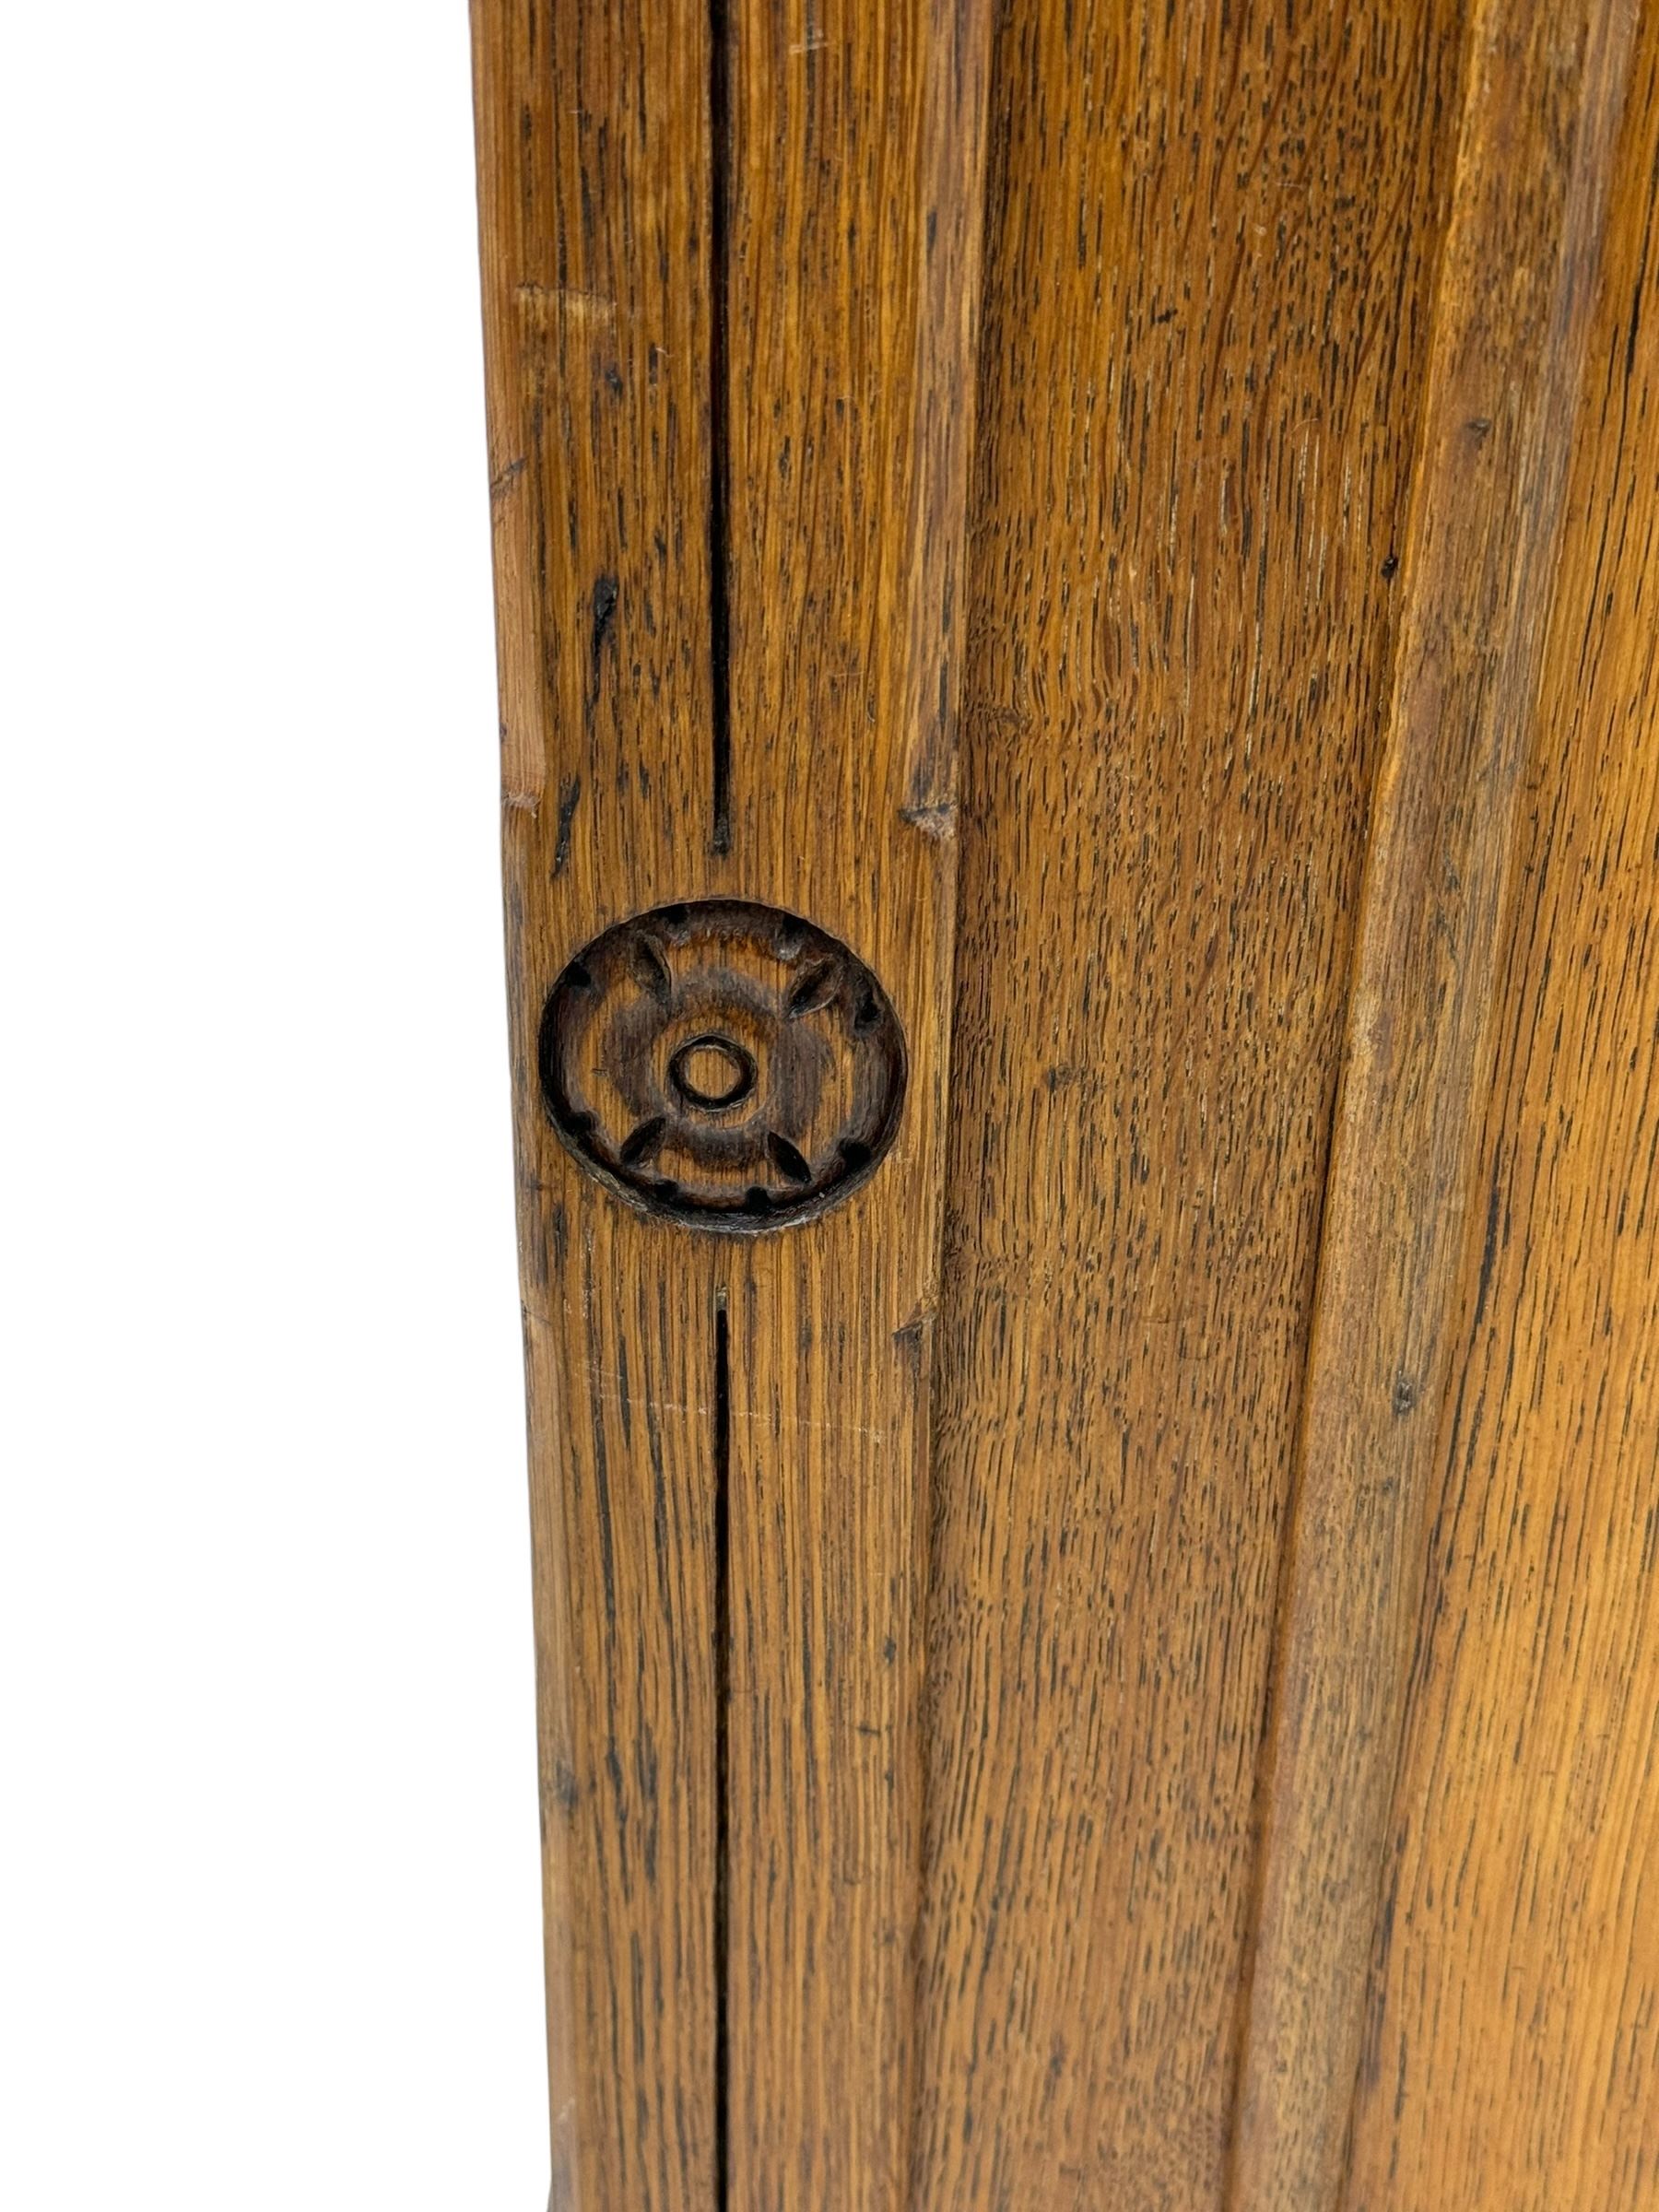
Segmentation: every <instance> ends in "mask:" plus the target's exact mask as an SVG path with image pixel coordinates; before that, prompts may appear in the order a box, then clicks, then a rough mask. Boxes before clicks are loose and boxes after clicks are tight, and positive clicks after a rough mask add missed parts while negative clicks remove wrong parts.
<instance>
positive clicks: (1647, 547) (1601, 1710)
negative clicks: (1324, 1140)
mask: <svg viewBox="0 0 1659 2212" xmlns="http://www.w3.org/2000/svg"><path fill="white" fill-rule="evenodd" d="M1656 176H1659V14H1655V12H1654V11H1653V9H1651V8H1650V9H1648V10H1647V11H1646V12H1645V14H1644V17H1643V19H1642V25H1641V41H1640V48H1639V52H1638V54H1637V59H1636V66H1635V69H1634V72H1633V74H1632V77H1631V98H1630V104H1629V112H1628V117H1627V129H1626V135H1625V137H1624V140H1623V145H1622V150H1621V152H1620V155H1619V158H1618V162H1617V165H1616V167H1615V169H1614V171H1613V198H1612V214H1611V218H1610V229H1609V235H1608V243H1607V250H1606V261H1605V267H1604V271H1603V276H1602V281H1601V288H1600V298H1599V305H1598V308H1597V311H1596V314H1595V322H1594V337H1593V342H1592V344H1591V347H1590V352H1589V358H1588V363H1587V368H1586V373H1585V376H1584V380H1583V402H1582V406H1581V411H1580V415H1579V418H1578V423H1577V429H1576V436H1575V438H1574V439H1573V440H1572V441H1571V442H1572V474H1571V484H1570V488H1569V492H1568V498H1567V506H1566V519H1565V532H1564V538H1563V544H1562V551H1561V561H1560V572H1559V592H1558V594H1557V596H1556V603H1555V606H1554V610H1553V618H1552V619H1551V620H1550V621H1549V625H1548V643H1547V651H1546V655H1545V667H1544V677H1543V684H1542V689H1541V694H1540V702H1539V708H1538V712H1537V716H1536V720H1535V725H1533V727H1534V735H1533V740H1532V746H1531V757H1530V759H1529V760H1528V762H1527V765H1526V771H1525V774H1524V781H1523V783H1522V786H1521V791H1520V798H1519V806H1518V818H1519V819H1518V827H1519V836H1518V841H1517V844H1516V853H1515V858H1516V868H1515V875H1514V879H1513V880H1514V887H1515V896H1514V920H1513V926H1512V934H1511V936H1510V939H1509V942H1508V945H1507V951H1506V956H1505V959H1504V960H1503V964H1502V966H1501V969H1500V984H1501V988H1500V1004H1501V1007H1502V1020H1501V1025H1500V1026H1501V1038H1500V1048H1499V1053H1498V1064H1497V1080H1496V1084H1495V1087H1494V1089H1493V1093H1492V1103H1491V1109H1490V1112H1489V1114H1488V1118H1487V1124H1486V1129H1485V1132H1484V1135H1483V1138H1482V1142H1481V1147H1480V1158H1479V1168H1478V1177H1477V1184H1476V1191H1477V1199H1478V1204H1477V1206H1476V1207H1475V1209H1474V1210H1475V1214H1476V1219H1475V1222H1474V1223H1473V1224H1472V1225H1471V1226H1472V1227H1473V1228H1474V1229H1475V1230H1477V1233H1476V1234H1474V1235H1472V1236H1471V1237H1470V1238H1469V1240H1468V1241H1467V1249H1466V1257H1465V1270H1464V1277H1463V1282H1462V1287H1461V1294H1460V1297H1459V1299H1458V1300H1457V1303H1456V1305H1455V1307H1454V1309H1453V1312H1454V1320H1453V1324H1452V1331H1451V1333H1452V1335H1453V1343H1454V1347H1455V1349H1454V1359H1453V1377H1452V1387H1451V1390H1450V1393H1449V1397H1448V1403H1447V1406H1446V1408H1445V1412H1444V1416H1443V1418H1442V1419H1441V1422H1440V1424H1439V1426H1438V1457H1439V1461H1440V1464H1441V1465H1442V1466H1443V1467H1444V1470H1445V1476H1444V1483H1445V1488H1444V1500H1443V1503H1442V1504H1441V1511H1440V1517H1439V1521H1438V1524H1437V1525H1436V1528H1435V1532H1434V1541H1433V1547H1432V1570H1431V1575H1430V1593H1429V1599H1428V1603H1427V1606H1426V1607H1425V1610H1424V1614H1423V1628H1422V1631H1421V1641H1420V1643H1419V1646H1418V1652H1417V1654H1416V1662H1415V1665H1416V1672H1415V1677H1414V1684H1415V1687H1414V1690H1413V1698H1412V1708H1411V1720H1410V1727H1409V1732H1408V1736H1407V1742H1406V1752H1405V1756H1404V1759H1403V1762H1402V1765H1401V1768H1400V1774H1399V1780H1398V1783H1397V1785H1396V1787H1395V1791H1394V1812H1393V1817H1392V1834H1391V1839H1390V1848H1389V1853H1388V1882H1387V1888H1386V1892H1385V1899H1384V1904H1383V1910H1382V1919H1381V1929H1380V1937H1379V1946H1378V1955H1377V1958H1376V1960H1375V1963H1374V1966H1373V1989H1372V2006H1371V2020H1370V2027H1369V2033H1368V2037H1367V2044H1366V2055H1365V2065H1364V2069H1363V2072H1362V2075H1361V2078H1360V2085H1359V2106H1358V2111H1357V2115H1356V2124H1355V2138H1354V2149H1353V2166H1352V2175H1351V2181H1350V2185H1349V2190H1348V2194H1347V2204H1348V2206H1350V2207H1351V2208H1352V2212H1393V2207H1395V2206H1417V2205H1446V2206H1463V2205H1470V2206H1474V2205H1482V2206H1484V2205H1492V2206H1503V2207H1504V2212H1533V2208H1536V2212H1545V2208H1546V2207H1549V2208H1550V2212H1553V2208H1554V2207H1557V2206H1595V2207H1596V2212H1635V2208H1636V2207H1638V2206H1647V2205H1651V2204H1652V2203H1653V2201H1654V2195H1655V2192H1656V2191H1659V2093H1656V2085H1659V1761H1656V1759H1655V1747H1656V1741H1659V1609H1656V1607H1655V1605H1654V1565H1655V1547H1656V1542H1659V1464H1656V1457H1655V1437H1656V1435H1659V1376H1656V1374H1655V1365H1654V1362H1655V1347H1659V1185H1656V1184H1655V1178H1654V1158H1655V1150H1656V1148H1659V1071H1656V1067H1655V1044H1656V1041H1659V959H1656V958H1655V947H1654V942H1653V937H1654V923H1655V907H1656V899H1659V626H1656V625H1655V620H1654V608H1653V582H1654V567H1653V562H1654V548H1655V531H1656V527H1659V312H1655V308H1656V306H1659V302H1656V301H1655V298H1654V288H1655V285H1656V284H1659V252H1656V251H1655V247H1656V245H1659V241H1656V240H1655V235H1654V223H1655V204H1654V189H1655V177H1656ZM1560 428H1561V429H1562V432H1563V436H1562V443H1563V446H1565V445H1566V444H1567V442H1568V441H1567V440H1566V437H1565V435H1564V429H1565V426H1564V424H1562V425H1561V426H1560ZM1539 611H1540V612H1542V608H1540V610H1539Z"/></svg>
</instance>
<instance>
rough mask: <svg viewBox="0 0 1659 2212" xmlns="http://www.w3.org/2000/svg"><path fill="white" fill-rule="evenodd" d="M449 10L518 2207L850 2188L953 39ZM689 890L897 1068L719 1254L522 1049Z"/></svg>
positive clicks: (958, 509) (890, 1420)
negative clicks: (504, 1249)
mask: <svg viewBox="0 0 1659 2212" xmlns="http://www.w3.org/2000/svg"><path fill="white" fill-rule="evenodd" d="M474 15H475V29H476V45H477V54H476V62H477V80H478V86H479V143H480V173H481V178H482V186H481V207H482V223H483V235H484V254H485V268H486V326H487V334H488V358H489V365H490V415H491V438H492V446H491V471H492V481H493V484H494V486H495V487H496V488H497V491H498V495H499V500H500V504H499V506H498V517H499V520H498V534H497V574H498V594H499V600H500V618H501V650H502V701H503V704H502V717H503V750H504V758H505V760H506V763H507V766H506V773H505V784H506V792H505V795H506V877H507V900H508V921H509V968H510V984H511V997H512V1014H513V1036H514V1057H515V1091H516V1096H517V1101H518V1109H519V1111H518V1123H517V1128H518V1147H519V1158H520V1174H521V1227H522V1240H523V1254H522V1266H523V1273H524V1283H525V1298H526V1309H527V1322H526V1326H527V1330H528V1333H529V1344H530V1355H529V1365H530V1402H531V1415H532V1418H531V1469H532V1485H531V1488H532V1501H533V1509H534V1513H535V1526H536V1531H537V1547H536V1559H535V1571H536V1588H537V1618H538V1656H539V1662H540V1675H541V1680H542V1685H543V1688H542V1713H541V1729H542V1742H543V1764H544V1802H545V1807H546V1822H547V1853H546V1861H547V1890H548V1900H547V1915H548V1957H549V1970H548V1985H549V2020H550V2041H551V2052H550V2064H551V2068H552V2077H553V2109H554V2167H555V2183H554V2201H555V2203H556V2204H558V2205H567V2204H568V2205H570V2206H576V2207H580V2212H610V2208H611V2207H616V2208H617V2212H624V2208H625V2212H644V2208H645V2207H651V2208H652V2212H658V2208H662V2212H668V2208H673V2212H679V2208H681V2207H685V2208H687V2212H690V2208H692V2207H697V2208H699V2212H701V2208H702V2207H708V2206H714V2205H720V2206H724V2205H726V2204H728V2203H729V2204H731V2205H753V2206H761V2205H784V2204H796V2203H800V2204H806V2203H815V2204H826V2205H842V2204H845V2205H853V2204H856V2205H858V2206H861V2207H864V2206H868V2207H871V2212H878V2208H879V2207H882V2206H898V2205H899V2204H900V2203H901V2202H902V2201H903V2194H904V2187H905V2175H906V2169H907V2161H908V2145H909V2122H910V2112H911V2106H912V2081H911V2073H910V2066H909V2059H910V2053H911V2051H912V2040H913V2039H912V1982H913V1976H912V1954H911V1930H912V1926H913V1924H914V1919H915V1899H916V1886H917V1879H918V1873H919V1866H920V1848H921V1847H920V1791H921V1752H920V1743H919V1737H918V1731H917V1720H918V1693H919V1677H920V1668H921V1607H920V1593H921V1590H922V1587H923V1578H922V1575H921V1572H920V1567H919V1559H918V1548H919V1544H920V1540H921V1529H922V1513H923V1508H924V1481H925V1472H926V1461H927V1435H928V1408H929V1397H930V1391H929V1376H930V1362H931V1357H932V1348H933V1317H934V1312H935V1304H936V1297H937V1288H936V1286H937V1272H938V1222H939V1211H940V1192H941V1190H942V1182H943V1178H942V1171H941V1159H940V1137H941V1128H940V1124H941V1113H942V1107H943V1100H944V1095H945V1087H946V1076H947V1066H946V1062H947V1043H948V1017H949V977H950V936H951V928H952V922H953V914H954V865H953V864H954V843H953V840H952V834H951V833H952V829H953V813H952V810H953V805H954V784H953V773H954V770H953V758H954V748H955V738H956V695H957V691H958V688H959V652H958V647H957V642H956V641H957V637H958V634H959V629H960V625H961V609H960V604H959V600H960V579H961V537H962V531H963V527H964V514H965V508H966V472H965V454H966V451H967V441H968V438H969V435H970V430H971V420H972V390H971V385H972V375H971V371H972V365H973V343H974V332H975V323H976V317H975V306H974V303H975V300H976V299H977V249H978V225H979V216H980V205H981V195H980V191H979V185H978V165H979V159H980V148H981V145H982V100H983V93H984V81H985V79H984V60H985V33H986V25H987V21H988V16H987V11H986V9H985V8H984V7H983V6H978V5H967V6H946V5H943V4H942V0H902V4H898V5H892V6H885V7H883V8H881V9H879V10H869V9H865V8H862V7H860V6H853V5H848V6H845V7H844V8H830V9H826V8H824V7H822V6H801V7H799V8H772V7H771V6H762V5H760V4H759V0H754V4H752V5H747V4H742V0H730V5H728V6H725V7H724V8H722V9H720V10H718V11H716V15H715V17H714V18H710V17H709V16H708V15H707V14H706V13H705V12H703V11H702V10H700V9H692V8H688V7H680V6H677V7H675V8H672V9H670V10H668V11H653V10H651V9H640V10H635V9H633V8H631V7H621V8H619V7H616V6H610V5H608V0H607V5H606V6H595V7H592V8H577V7H573V6H563V5H550V4H549V0H477V5H476V6H475V11H474ZM711 20H712V21H713V22H714V23H716V24H717V25H718V28H719V29H720V31H721V34H722V35H721V37H720V39H719V40H718V41H712V35H711ZM716 157H718V158H716ZM717 248H718V253H717ZM717 264H718V268H717ZM728 739H729V747H727V746H725V744H724V741H725V740H728ZM723 749H724V759H722V758H721V756H722V754H723ZM717 762H718V763H719V764H718V766H717ZM715 897H735V898H742V899H748V900H758V901H759V902H761V903H762V904H766V905H771V906H775V907H780V908H783V909H786V910H788V911H790V912H799V913H801V914H804V915H805V916H806V918H807V919H808V920H810V921H811V922H813V923H814V924H818V925H819V926H820V927H822V928H824V929H826V930H828V931H829V932H830V934H831V935H834V936H835V937H837V938H838V939H839V940H840V941H841V943H843V944H844V945H846V946H847V947H850V948H851V949H852V950H853V952H854V953H855V954H856V955H857V957H858V958H859V959H863V960H865V961H866V962H867V963H868V965H869V966H870V968H871V969H872V970H873V971H874V972H875V973H876V975H877V977H878V978H879V979H880V982H881V983H882V985H883V986H884V988H885V989H886V991H887V992H888V994H889V995H890V997H891V999H892V1002H893V1005H894V1006H895V1008H896V1010H897V1014H898V1018H899V1020H900V1024H901V1026H902V1029H903V1032H904V1037H905V1041H906V1047H907V1051H908V1055H909V1081H908V1090H907V1099H906V1105H905V1111H904V1113H903V1116H902V1119H901V1122H900V1127H899V1131H898V1135H897V1137H896V1139H895V1141H894V1145H893V1149H892V1152H891V1155H890V1157H889V1158H888V1159H887V1160H886V1162H885V1163H884V1164H883V1166H882V1168H881V1170H880V1171H879V1173H878V1174H877V1176H876V1177H875V1178H874V1179H873V1180H872V1181H871V1182H870V1183H869V1184H868V1186H867V1187H866V1188H865V1190H864V1191H863V1192H861V1193H859V1194H855V1195H854V1196H853V1197H852V1198H850V1199H849V1200H847V1202H846V1203H845V1204H844V1205H842V1206H838V1207H837V1208H836V1209H835V1210H834V1211H832V1212H830V1213H829V1214H826V1215H824V1216H823V1217H822V1218H819V1219H817V1220H814V1221H812V1222H810V1223H807V1224H804V1225H802V1226H799V1227H796V1228H794V1229H793V1230H788V1231H779V1232H776V1233H774V1234H772V1235H770V1236H767V1237H765V1238H764V1239H756V1240H752V1241H734V1240H731V1239H724V1240H714V1239H710V1238H709V1237H707V1236H706V1235H700V1234H699V1232H698V1231H696V1230H693V1229H688V1228H685V1227H683V1226H676V1225H673V1224H670V1223H667V1222H662V1221H655V1220H652V1219H649V1218H644V1217H643V1216H641V1215H640V1214H638V1213H636V1212H635V1211H633V1210H632V1209H630V1208H629V1207H627V1206H623V1205H621V1204H619V1203H618V1200H617V1199H616V1197H615V1196H614V1195H613V1194H611V1193H609V1192H607V1191H606V1190H604V1189H602V1188H601V1187H600V1186H599V1185H597V1184H596V1183H595V1182H593V1181H592V1179H591V1178H589V1177H588V1176H587V1175H585V1174H584V1173H583V1172H582V1170H581V1169H580V1168H579V1167H578V1165H577V1164H576V1162H575V1160H574V1159H572V1157H571V1153H570V1152H569V1151H568V1150H567V1149H566V1148H565V1147H564V1146H563V1145H562V1144H561V1143H560V1142H559V1139H558V1137H557V1135H556V1134H555V1132H554V1129H553V1126H552V1124H551V1122H550V1120H549V1118H548V1116H547V1114H546V1113H545V1112H544V1111H543V1109H542V1105H541V1100H540V1098H539V1086H538V1085H537V1082H536V1079H535V1038H536V1032H537V1028H538V1025H539V1021H540V1017H541V1013H542V1006H543V1002H544V999H545V997H546V994H547V992H548V991H549V990H550V988H551V987H552V985H553V983H554V982H555V979H556V978H557V976H558V975H559V972H560V971H561V969H562V968H563V966H564V964H565V962H566V961H567V960H568V959H570V957H571V955H572V954H573V953H574V952H576V951H577V950H578V949H579V947H581V946H582V944H584V943H586V942H588V941H589V940H590V939H592V938H593V937H594V936H595V935H597V934H598V933H599V932H600V931H601V930H602V929H603V928H605V927H606V926H608V925H610V924H613V923H615V922H616V921H617V920H618V919H619V918H620V917H622V916H625V915H627V914H629V913H631V912H638V911H640V910H642V909H647V908H653V907H657V906H662V905H665V904H668V903H670V902H673V901H677V900H696V899H704V898H715ZM717 1336H718V1337H719V1338H720V1339H721V1341H722V1342H723V1343H724V1373H721V1372H719V1369H718V1364H717V1349H718V1348H719V1347H718V1346H717ZM717 1381H718V1382H719V1383H720V1385H721V1388H720V1389H719V1390H717ZM831 1991H832V1992H833V1993H834V1996H833V2001H832V2002H826V1994H827V1993H829V1992H831Z"/></svg>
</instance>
